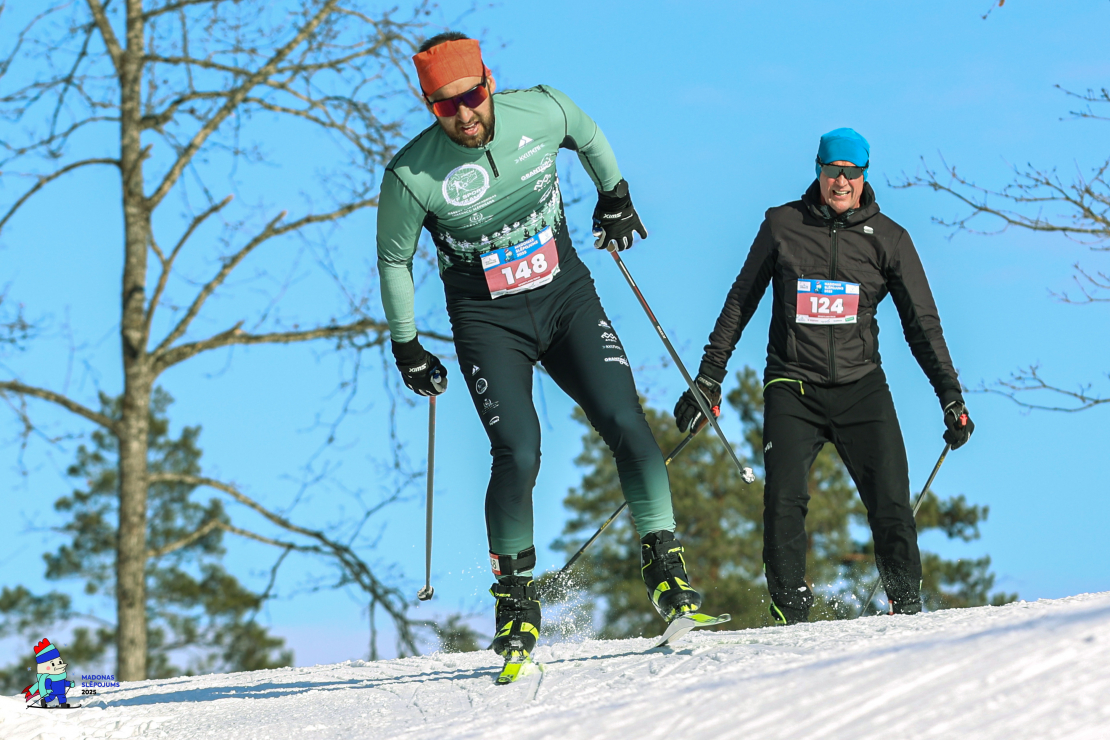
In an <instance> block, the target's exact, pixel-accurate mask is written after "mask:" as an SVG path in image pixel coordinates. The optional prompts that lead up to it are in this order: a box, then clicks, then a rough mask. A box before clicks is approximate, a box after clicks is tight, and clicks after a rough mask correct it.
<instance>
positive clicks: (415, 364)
mask: <svg viewBox="0 0 1110 740" xmlns="http://www.w3.org/2000/svg"><path fill="white" fill-rule="evenodd" d="M392 344H393V359H394V360H396V361H397V369H398V370H400V371H401V378H402V380H404V381H405V387H406V388H408V389H409V390H410V391H412V392H413V393H416V394H418V395H421V396H438V395H439V394H440V393H443V392H444V391H445V390H447V368H445V367H444V366H443V363H442V362H440V361H439V358H438V357H436V356H435V355H433V354H432V353H431V352H429V351H428V350H426V349H424V348H423V347H422V346H420V340H419V339H417V338H415V337H413V339H411V340H410V341H408V342H402V343H400V344H398V343H397V342H392Z"/></svg>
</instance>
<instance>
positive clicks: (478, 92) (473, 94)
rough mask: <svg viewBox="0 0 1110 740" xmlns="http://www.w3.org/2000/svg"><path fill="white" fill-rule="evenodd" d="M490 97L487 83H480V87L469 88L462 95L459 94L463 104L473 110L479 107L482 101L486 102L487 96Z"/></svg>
mask: <svg viewBox="0 0 1110 740" xmlns="http://www.w3.org/2000/svg"><path fill="white" fill-rule="evenodd" d="M488 97H489V94H488V91H487V90H486V86H485V85H479V86H478V87H476V88H474V89H473V90H467V91H466V92H464V93H463V94H462V95H460V96H459V101H460V102H462V104H463V105H465V106H466V107H467V108H470V109H471V110H473V109H475V108H477V107H478V106H479V105H481V104H482V103H484V102H486V98H488Z"/></svg>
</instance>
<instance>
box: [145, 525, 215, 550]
mask: <svg viewBox="0 0 1110 740" xmlns="http://www.w3.org/2000/svg"><path fill="white" fill-rule="evenodd" d="M222 524H223V522H221V521H220V520H219V519H209V520H208V521H207V522H206V523H205V524H203V525H201V526H200V528H198V529H197V530H195V531H193V532H192V533H190V534H187V535H185V536H184V537H182V538H181V539H179V540H177V541H176V542H171V543H169V544H168V545H164V546H163V547H159V548H158V549H157V550H147V551H146V556H147V559H149V560H155V559H157V558H160V557H162V556H163V555H168V554H170V553H171V552H173V551H174V550H180V549H181V548H183V547H188V546H189V545H191V544H193V543H194V542H196V541H197V540H199V539H200V538H202V537H204V536H205V535H207V534H208V533H209V532H211V531H212V530H213V529H219V528H220V526H221V525H222Z"/></svg>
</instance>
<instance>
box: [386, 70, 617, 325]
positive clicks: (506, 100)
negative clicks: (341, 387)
mask: <svg viewBox="0 0 1110 740" xmlns="http://www.w3.org/2000/svg"><path fill="white" fill-rule="evenodd" d="M492 100H493V114H494V117H495V121H494V126H493V139H492V140H491V141H490V142H489V143H488V144H487V145H486V146H484V147H478V148H468V147H464V146H462V145H460V144H457V143H455V142H454V141H452V140H451V139H450V137H448V136H447V134H446V133H445V132H444V131H443V130H442V128H440V126H439V124H438V123H433V124H432V125H431V126H429V127H428V128H427V129H425V130H424V131H423V132H422V133H421V134H420V135H419V136H417V137H416V138H415V139H413V140H412V141H411V142H409V143H408V144H407V145H406V146H405V147H404V148H403V149H402V150H401V151H400V152H398V153H397V156H395V157H394V158H393V160H392V161H391V162H390V163H389V165H388V166H387V167H386V171H385V175H384V177H383V180H382V190H381V195H380V196H379V199H378V272H379V275H380V277H381V289H382V303H383V304H384V307H385V315H386V318H387V319H388V321H389V330H390V333H391V334H392V336H393V340H394V341H396V342H407V341H409V340H411V339H412V338H413V337H415V336H416V323H415V320H414V305H413V296H414V289H413V281H412V259H413V255H414V254H415V252H416V246H417V242H418V240H419V238H420V230H421V228H426V229H427V230H428V232H429V233H430V234H431V235H432V241H433V242H434V243H435V245H436V250H437V252H438V255H439V272H440V277H442V279H443V283H444V290H445V291H446V293H447V297H448V300H449V301H450V300H451V299H453V298H464V299H478V300H482V299H485V300H490V299H493V298H495V297H496V296H497V291H496V290H494V288H493V287H491V286H492V285H493V283H492V282H490V280H492V279H496V280H501V281H502V282H501V286H502V287H505V289H506V291H508V292H515V290H516V289H511V288H508V287H506V284H505V282H504V281H505V280H508V281H509V282H508V285H512V284H513V281H514V280H515V279H520V280H524V282H527V279H526V278H531V279H532V280H533V281H534V280H535V277H534V276H533V275H532V269H531V268H534V267H536V266H537V265H538V266H540V267H541V268H543V269H546V270H547V271H548V272H547V274H546V275H544V277H545V279H546V281H551V280H554V279H559V278H560V277H565V276H567V275H569V274H571V273H572V272H574V271H577V269H581V270H584V269H585V266H584V265H583V264H582V263H581V261H580V260H579V259H578V256H577V254H576V253H575V251H574V246H573V245H572V244H571V241H570V237H569V235H568V234H567V230H566V227H565V216H564V214H563V201H562V196H561V194H560V191H559V178H558V175H557V173H556V167H555V156H556V154H557V153H558V150H559V149H560V148H565V149H571V150H574V151H577V152H578V158H579V160H581V162H582V165H583V166H584V167H585V168H586V172H587V173H588V174H589V176H590V179H592V180H593V182H594V185H595V186H596V187H597V188H598V190H610V189H612V188H614V187H616V185H617V183H618V182H620V180H621V174H620V170H619V169H618V167H617V161H616V158H615V157H614V156H613V150H612V148H611V147H610V146H609V142H608V141H607V140H606V139H605V135H604V134H603V133H602V132H601V129H600V128H598V126H597V124H596V123H594V121H593V120H592V119H591V118H590V117H589V116H587V115H586V114H585V113H583V112H582V110H581V109H580V108H579V107H578V106H577V105H575V104H574V103H573V102H572V101H571V100H570V98H568V97H567V96H566V95H564V94H563V93H561V92H559V91H558V90H555V89H552V88H550V87H548V86H546V85H539V86H537V87H533V88H530V89H528V90H511V91H508V92H502V93H497V94H496V95H494V96H493V97H492ZM547 229H550V232H548V231H547ZM530 239H531V240H532V241H529V240H530ZM536 239H539V240H541V242H542V240H543V239H551V240H553V241H554V244H553V245H550V246H549V248H550V249H552V250H554V252H555V253H557V256H558V262H557V265H556V266H554V267H553V268H549V264H551V263H553V262H555V260H554V259H551V258H550V257H548V258H547V259H546V260H545V259H542V258H541V257H537V256H535V255H534V254H533V252H532V251H526V250H528V249H534V248H535V247H528V246H521V245H529V244H532V243H533V242H534V241H535V240H536ZM537 244H538V243H537ZM509 247H513V248H515V249H517V250H518V252H517V254H519V255H524V254H528V255H532V260H533V262H532V263H530V265H529V263H528V261H527V259H524V260H523V262H524V263H525V266H524V267H523V268H521V267H520V266H519V265H518V264H516V263H512V265H510V263H509V262H508V261H507V260H508V257H505V256H501V255H502V253H503V254H505V255H508V254H509V253H510V252H511V250H509V249H508V248H509ZM495 250H501V252H500V253H497V252H495ZM483 255H486V256H485V257H484V258H483ZM491 260H492V263H491ZM498 260H506V261H504V262H499V261H498ZM519 261H521V260H518V262H519ZM483 262H485V266H486V268H489V267H490V265H491V264H496V265H497V267H499V268H500V272H505V273H506V275H504V276H500V275H499V272H498V270H493V273H492V275H493V278H489V277H487V274H486V270H485V269H483ZM505 265H510V266H509V267H506V266H505ZM513 266H515V269H516V270H517V272H516V275H515V277H514V274H513V269H512V268H513ZM520 270H523V272H524V273H527V276H525V278H521V275H522V274H523V273H522V272H520ZM532 284H533V285H535V287H536V288H537V289H542V288H540V287H539V286H541V285H544V284H546V283H544V282H540V283H535V282H533V283H532ZM517 289H519V288H517Z"/></svg>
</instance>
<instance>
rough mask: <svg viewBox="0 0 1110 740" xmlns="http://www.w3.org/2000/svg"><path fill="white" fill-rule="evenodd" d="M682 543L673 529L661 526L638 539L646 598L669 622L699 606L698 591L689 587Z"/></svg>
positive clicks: (695, 609) (699, 596)
mask: <svg viewBox="0 0 1110 740" xmlns="http://www.w3.org/2000/svg"><path fill="white" fill-rule="evenodd" d="M682 553H683V548H682V544H681V543H679V541H678V540H677V539H675V536H674V532H668V531H667V530H665V529H662V530H660V531H658V532H652V533H651V534H648V535H647V536H645V537H644V538H643V539H642V540H640V556H641V559H642V561H643V568H641V572H642V573H643V576H644V586H645V587H647V593H648V598H649V599H651V603H652V605H653V606H654V607H655V610H656V611H658V612H659V616H661V617H663V619H665V620H666V621H667V623H668V624H669V623H670V622H671V621H673V620H674V618H675V617H678V616H680V615H682V614H687V613H690V612H696V611H697V610H698V609H700V608H701V594H699V593H698V592H697V591H695V590H694V589H693V588H691V587H690V577H689V576H688V575H687V574H686V561H685V559H683V557H682Z"/></svg>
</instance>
